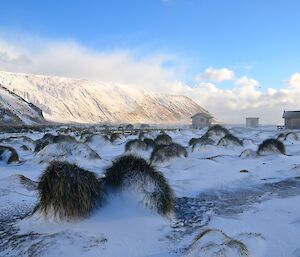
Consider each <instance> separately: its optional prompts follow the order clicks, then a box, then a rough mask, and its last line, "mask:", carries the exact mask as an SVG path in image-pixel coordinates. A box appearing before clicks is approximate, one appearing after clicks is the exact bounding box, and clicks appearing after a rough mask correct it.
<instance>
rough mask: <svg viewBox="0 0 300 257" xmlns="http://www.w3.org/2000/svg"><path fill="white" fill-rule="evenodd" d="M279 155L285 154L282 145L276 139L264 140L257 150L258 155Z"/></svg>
mask: <svg viewBox="0 0 300 257" xmlns="http://www.w3.org/2000/svg"><path fill="white" fill-rule="evenodd" d="M272 153H281V154H285V147H284V144H283V143H282V142H281V141H279V140H278V139H273V138H271V139H266V140H264V141H263V142H262V143H261V144H260V145H259V146H258V149H257V154H258V155H264V154H272Z"/></svg>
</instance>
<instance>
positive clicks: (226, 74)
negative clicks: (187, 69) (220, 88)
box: [197, 67, 234, 82]
mask: <svg viewBox="0 0 300 257" xmlns="http://www.w3.org/2000/svg"><path fill="white" fill-rule="evenodd" d="M197 80H198V81H199V82H200V81H207V80H209V81H213V82H222V81H226V80H234V72H233V71H232V70H230V69H227V68H221V69H214V68H212V67H209V68H207V69H206V70H205V71H204V73H203V74H201V75H198V76H197Z"/></svg>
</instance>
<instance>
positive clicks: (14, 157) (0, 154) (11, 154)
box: [0, 145, 20, 164]
mask: <svg viewBox="0 0 300 257" xmlns="http://www.w3.org/2000/svg"><path fill="white" fill-rule="evenodd" d="M0 161H5V162H6V163H8V164H10V163H14V162H19V161H20V159H19V155H18V153H17V151H16V150H15V149H14V148H13V147H10V146H4V145H0Z"/></svg>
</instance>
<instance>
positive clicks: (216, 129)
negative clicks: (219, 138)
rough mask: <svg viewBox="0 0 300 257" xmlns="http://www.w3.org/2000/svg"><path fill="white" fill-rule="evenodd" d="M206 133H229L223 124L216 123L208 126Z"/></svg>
mask: <svg viewBox="0 0 300 257" xmlns="http://www.w3.org/2000/svg"><path fill="white" fill-rule="evenodd" d="M207 133H208V134H209V136H210V135H211V134H216V135H223V136H225V135H227V134H230V132H229V130H228V129H227V128H224V127H223V126H221V125H219V124H216V125H213V126H212V127H210V128H209V129H208V131H207Z"/></svg>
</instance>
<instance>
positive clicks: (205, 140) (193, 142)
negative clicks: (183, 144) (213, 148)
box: [189, 134, 214, 150]
mask: <svg viewBox="0 0 300 257" xmlns="http://www.w3.org/2000/svg"><path fill="white" fill-rule="evenodd" d="M213 144H214V141H213V140H212V139H210V138H209V137H208V134H204V135H203V136H202V137H200V138H194V137H193V138H191V139H190V141H189V146H191V147H192V150H194V149H195V147H196V146H197V145H200V146H201V145H213Z"/></svg>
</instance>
